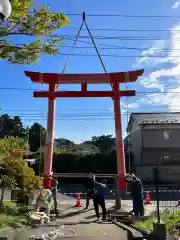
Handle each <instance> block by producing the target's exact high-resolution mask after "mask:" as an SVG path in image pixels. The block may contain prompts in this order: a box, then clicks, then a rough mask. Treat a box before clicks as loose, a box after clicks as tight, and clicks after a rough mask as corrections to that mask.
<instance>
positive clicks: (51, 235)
mask: <svg viewBox="0 0 180 240" xmlns="http://www.w3.org/2000/svg"><path fill="white" fill-rule="evenodd" d="M62 228H64V225H63V224H60V227H59V228H58V229H55V228H53V229H52V230H51V231H50V232H45V233H38V234H35V235H31V236H30V238H29V239H30V240H55V239H58V238H60V237H61V236H63V237H75V236H76V231H75V230H73V229H72V228H70V229H69V231H70V232H71V233H72V234H73V235H66V232H61V229H62Z"/></svg>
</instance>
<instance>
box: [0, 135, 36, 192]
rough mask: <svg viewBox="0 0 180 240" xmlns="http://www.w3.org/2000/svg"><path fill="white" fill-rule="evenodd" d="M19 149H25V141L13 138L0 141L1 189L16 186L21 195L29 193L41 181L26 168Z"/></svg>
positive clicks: (32, 171)
mask: <svg viewBox="0 0 180 240" xmlns="http://www.w3.org/2000/svg"><path fill="white" fill-rule="evenodd" d="M19 148H22V149H23V148H24V149H25V141H24V140H23V139H20V138H17V137H16V138H15V137H5V138H3V139H0V180H1V187H3V188H5V187H7V188H14V187H16V186H18V187H19V188H20V189H21V191H22V193H25V192H29V191H30V190H32V189H34V188H36V187H37V183H38V184H41V179H39V177H38V176H36V175H35V173H34V170H33V169H32V168H30V167H28V165H27V163H26V162H25V160H24V159H23V158H22V153H20V152H17V151H16V150H17V149H19Z"/></svg>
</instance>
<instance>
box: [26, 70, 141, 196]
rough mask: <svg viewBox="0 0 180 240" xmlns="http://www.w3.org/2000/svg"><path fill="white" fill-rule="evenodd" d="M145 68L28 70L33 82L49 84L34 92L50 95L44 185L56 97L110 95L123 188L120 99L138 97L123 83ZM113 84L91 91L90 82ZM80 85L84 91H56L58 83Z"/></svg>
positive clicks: (48, 169)
mask: <svg viewBox="0 0 180 240" xmlns="http://www.w3.org/2000/svg"><path fill="white" fill-rule="evenodd" d="M143 72H144V70H136V71H129V72H117V73H107V74H102V73H91V74H59V73H41V72H29V71H25V75H26V76H28V77H30V78H31V81H32V82H34V83H43V84H47V85H48V86H49V90H48V91H35V92H34V97H38V98H48V121H47V136H46V146H45V151H44V187H45V188H49V186H50V185H51V176H52V158H53V143H54V121H55V102H56V98H62V97H111V98H112V100H113V102H114V118H115V136H116V151H117V172H118V184H117V190H118V192H120V191H124V190H125V188H126V184H125V182H124V175H125V160H124V146H123V134H122V120H121V108H120V98H121V97H123V96H135V94H136V92H135V91H134V90H129V91H121V90H120V83H127V82H135V81H136V80H137V78H138V77H139V76H141V75H142V74H143ZM105 83H106V84H111V86H112V90H111V91H88V84H105ZM57 84H58V85H61V84H81V91H56V85H57Z"/></svg>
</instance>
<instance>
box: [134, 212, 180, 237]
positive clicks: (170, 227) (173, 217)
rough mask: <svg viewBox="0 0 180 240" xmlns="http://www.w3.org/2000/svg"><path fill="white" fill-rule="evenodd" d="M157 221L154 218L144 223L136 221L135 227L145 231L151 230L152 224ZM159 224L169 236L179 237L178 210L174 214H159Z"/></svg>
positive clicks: (179, 214)
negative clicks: (164, 226)
mask: <svg viewBox="0 0 180 240" xmlns="http://www.w3.org/2000/svg"><path fill="white" fill-rule="evenodd" d="M156 221H157V219H156V217H155V216H152V217H150V218H149V219H148V220H145V221H138V222H136V223H135V226H136V227H140V228H143V229H145V230H152V228H153V223H154V222H156ZM161 222H162V223H164V224H165V225H166V229H167V232H168V233H169V234H171V235H173V234H178V235H180V210H178V211H174V212H167V211H166V212H164V213H162V214H161Z"/></svg>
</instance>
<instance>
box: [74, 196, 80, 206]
mask: <svg viewBox="0 0 180 240" xmlns="http://www.w3.org/2000/svg"><path fill="white" fill-rule="evenodd" d="M80 201H81V198H80V194H79V193H78V195H77V201H76V205H75V206H76V207H81V202H80Z"/></svg>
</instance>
